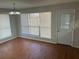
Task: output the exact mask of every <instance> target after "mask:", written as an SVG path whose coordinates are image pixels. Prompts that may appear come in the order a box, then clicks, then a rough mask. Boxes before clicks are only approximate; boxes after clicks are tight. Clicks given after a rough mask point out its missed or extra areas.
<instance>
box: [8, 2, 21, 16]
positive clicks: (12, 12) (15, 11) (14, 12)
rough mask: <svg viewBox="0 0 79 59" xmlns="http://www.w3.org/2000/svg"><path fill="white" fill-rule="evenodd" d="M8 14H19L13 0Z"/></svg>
mask: <svg viewBox="0 0 79 59" xmlns="http://www.w3.org/2000/svg"><path fill="white" fill-rule="evenodd" d="M9 14H10V15H19V14H21V13H20V12H19V11H17V10H16V9H15V2H13V9H12V11H10V12H9Z"/></svg>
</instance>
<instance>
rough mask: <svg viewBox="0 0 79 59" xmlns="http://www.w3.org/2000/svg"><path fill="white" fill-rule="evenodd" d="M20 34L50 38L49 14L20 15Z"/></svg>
mask: <svg viewBox="0 0 79 59" xmlns="http://www.w3.org/2000/svg"><path fill="white" fill-rule="evenodd" d="M21 33H22V34H31V35H35V36H40V37H42V38H51V12H41V13H28V14H22V15H21Z"/></svg>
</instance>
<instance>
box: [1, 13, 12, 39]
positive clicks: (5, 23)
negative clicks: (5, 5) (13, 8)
mask: <svg viewBox="0 0 79 59" xmlns="http://www.w3.org/2000/svg"><path fill="white" fill-rule="evenodd" d="M10 36H11V28H10V20H9V15H8V14H0V39H4V38H7V37H10Z"/></svg>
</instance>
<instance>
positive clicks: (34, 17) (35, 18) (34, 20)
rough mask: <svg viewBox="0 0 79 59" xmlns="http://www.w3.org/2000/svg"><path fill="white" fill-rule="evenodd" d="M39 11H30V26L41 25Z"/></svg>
mask: <svg viewBox="0 0 79 59" xmlns="http://www.w3.org/2000/svg"><path fill="white" fill-rule="evenodd" d="M39 20H40V19H39V13H30V14H29V15H28V23H29V26H39V23H40V21H39Z"/></svg>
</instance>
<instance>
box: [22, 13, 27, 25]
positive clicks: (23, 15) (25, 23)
mask: <svg viewBox="0 0 79 59" xmlns="http://www.w3.org/2000/svg"><path fill="white" fill-rule="evenodd" d="M21 26H28V14H22V15H21Z"/></svg>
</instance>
